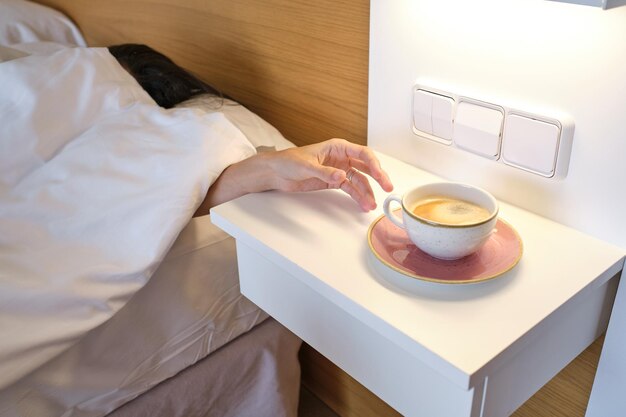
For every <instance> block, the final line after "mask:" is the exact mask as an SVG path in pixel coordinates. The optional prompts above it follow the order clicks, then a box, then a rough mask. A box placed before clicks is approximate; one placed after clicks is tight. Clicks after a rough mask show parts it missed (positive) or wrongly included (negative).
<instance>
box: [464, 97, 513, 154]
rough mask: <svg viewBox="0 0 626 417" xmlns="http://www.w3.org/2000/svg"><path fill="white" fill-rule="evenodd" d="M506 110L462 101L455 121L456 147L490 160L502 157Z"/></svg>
mask: <svg viewBox="0 0 626 417" xmlns="http://www.w3.org/2000/svg"><path fill="white" fill-rule="evenodd" d="M503 120H504V110H503V109H501V108H499V107H497V106H489V107H487V106H486V105H480V104H474V103H470V102H467V101H461V102H460V103H459V105H458V107H457V111H456V117H455V119H454V133H453V139H454V143H455V145H456V146H458V147H459V148H462V149H465V150H467V151H469V152H473V153H475V154H478V155H480V156H483V157H486V158H489V159H498V158H499V156H500V136H501V135H500V133H501V132H502V122H503Z"/></svg>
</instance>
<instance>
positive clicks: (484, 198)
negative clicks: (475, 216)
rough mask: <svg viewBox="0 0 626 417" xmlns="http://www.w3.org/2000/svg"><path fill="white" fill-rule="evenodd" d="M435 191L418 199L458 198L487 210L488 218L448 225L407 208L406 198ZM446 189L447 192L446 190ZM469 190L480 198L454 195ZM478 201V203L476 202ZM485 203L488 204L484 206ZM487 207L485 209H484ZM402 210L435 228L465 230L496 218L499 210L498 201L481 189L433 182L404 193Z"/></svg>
mask: <svg viewBox="0 0 626 417" xmlns="http://www.w3.org/2000/svg"><path fill="white" fill-rule="evenodd" d="M429 189H436V191H434V192H431V193H428V192H427V191H426V192H425V193H424V194H422V195H420V196H419V197H418V198H423V197H428V196H441V197H452V198H458V199H461V200H465V201H468V202H470V203H474V204H477V205H479V206H481V207H484V208H486V209H487V210H489V213H490V216H489V217H488V218H487V219H484V220H481V221H478V222H474V223H464V224H450V223H442V222H437V221H435V220H431V219H425V218H423V217H420V216H418V215H416V214H415V213H413V210H412V207H410V206H409V202H408V201H407V199H408V198H410V197H413V195H414V194H415V193H418V192H420V191H424V190H429ZM446 189H447V190H446ZM460 189H464V190H470V192H472V193H474V195H475V196H480V197H481V198H480V199H478V198H476V199H474V198H467V196H459V195H455V194H454V190H456V191H457V192H458V190H460ZM478 200H480V201H478ZM485 202H487V203H489V204H485ZM486 206H487V207H486ZM402 210H403V211H404V212H405V213H406V214H407V215H408V216H410V217H411V218H413V219H415V220H417V221H419V222H421V223H425V224H428V225H431V226H435V227H450V228H466V227H476V226H480V225H482V224H485V223H488V222H490V221H492V220H493V219H494V218H495V217H496V216H498V212H499V210H500V208H499V206H498V201H497V200H496V199H495V197H494V196H492V195H491V194H490V193H489V192H487V191H485V190H483V189H482V188H479V187H476V186H474V185H470V184H464V183H460V182H434V183H429V184H424V185H421V186H418V187H415V188H412V189H411V190H409V191H408V192H406V193H404V195H403V196H402Z"/></svg>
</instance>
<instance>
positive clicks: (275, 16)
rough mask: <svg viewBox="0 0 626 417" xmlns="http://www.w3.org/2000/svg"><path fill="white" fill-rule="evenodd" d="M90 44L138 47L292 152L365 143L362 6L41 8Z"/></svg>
mask: <svg viewBox="0 0 626 417" xmlns="http://www.w3.org/2000/svg"><path fill="white" fill-rule="evenodd" d="M40 2H41V3H43V4H46V5H49V6H52V7H55V8H57V9H59V10H61V11H63V12H65V13H66V14H67V15H69V16H70V17H71V18H72V19H73V20H74V21H75V22H76V23H77V24H78V26H79V27H80V29H81V31H82V32H83V33H84V35H85V37H86V39H87V42H88V44H89V45H91V46H108V45H113V44H118V43H130V42H132V43H145V44H147V45H150V46H152V47H153V48H155V49H157V50H159V51H161V52H163V53H164V54H166V55H168V56H169V57H171V58H172V59H173V60H174V61H175V62H177V63H178V64H179V65H181V66H183V67H185V68H187V69H189V70H190V71H192V72H194V73H195V74H197V75H198V76H200V77H201V78H202V79H204V80H206V81H207V82H209V83H210V84H212V85H213V86H215V87H216V88H218V89H219V90H220V91H222V92H224V93H225V94H227V95H229V96H231V97H233V98H234V99H236V100H238V101H240V102H241V103H243V104H245V105H246V106H247V107H248V108H250V109H251V110H253V111H254V112H256V113H258V114H259V115H260V116H261V117H263V118H265V119H266V120H268V121H269V122H270V123H272V124H273V125H274V126H276V127H277V128H278V129H279V130H280V131H281V132H282V133H283V134H284V135H285V136H286V137H287V138H289V139H290V140H292V141H293V142H294V143H296V144H298V145H302V144H307V143H314V142H319V141H321V140H324V139H328V138H331V137H343V138H346V139H348V140H351V141H353V142H357V143H365V142H366V136H367V74H368V42H369V1H367V0H350V1H334V0H316V1H306V0H211V1H201V0H185V1H181V0H149V1H148V0H143V1H142V0H108V1H92V0H42V1H40Z"/></svg>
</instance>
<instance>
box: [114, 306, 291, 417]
mask: <svg viewBox="0 0 626 417" xmlns="http://www.w3.org/2000/svg"><path fill="white" fill-rule="evenodd" d="M301 343H302V342H301V340H300V339H299V338H298V337H297V336H295V335H294V334H293V333H291V332H290V331H288V330H287V329H286V328H284V327H283V326H281V325H280V324H279V323H278V322H276V321H275V320H273V319H271V318H269V319H267V320H266V321H265V322H263V323H261V324H260V325H258V326H257V327H255V328H254V329H253V330H251V331H250V332H248V333H245V334H243V335H241V336H239V337H238V338H237V339H235V340H234V341H232V342H230V343H229V344H228V345H226V346H224V347H222V348H220V349H218V350H217V351H216V352H214V353H212V354H211V355H209V356H208V357H207V358H205V359H203V360H201V361H199V362H198V363H196V364H195V365H193V366H191V367H189V368H187V369H185V370H184V371H182V372H180V373H179V374H178V375H176V376H175V377H174V378H171V379H168V380H166V381H165V382H163V383H161V384H159V385H158V386H156V387H154V388H153V389H151V390H150V391H148V392H146V393H145V394H143V395H141V396H140V397H138V398H137V399H135V400H133V401H131V402H129V403H127V404H126V405H124V406H122V407H121V408H119V409H118V410H116V411H114V412H113V413H111V414H109V416H108V417H209V416H211V417H213V416H214V417H296V416H297V409H298V396H299V391H300V364H299V362H298V350H299V349H300V345H301Z"/></svg>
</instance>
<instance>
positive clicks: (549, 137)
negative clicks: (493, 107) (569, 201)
mask: <svg viewBox="0 0 626 417" xmlns="http://www.w3.org/2000/svg"><path fill="white" fill-rule="evenodd" d="M560 134H561V129H560V127H559V126H557V125H556V124H554V123H550V122H548V121H542V120H537V119H533V118H530V117H525V116H521V115H516V114H509V115H508V116H507V118H506V123H505V128H504V137H503V142H502V161H503V162H504V163H505V164H507V165H511V166H514V167H517V168H520V169H524V170H526V171H530V172H533V173H536V174H539V175H542V176H544V177H552V176H554V174H555V170H556V161H557V156H558V152H559V137H560Z"/></svg>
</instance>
